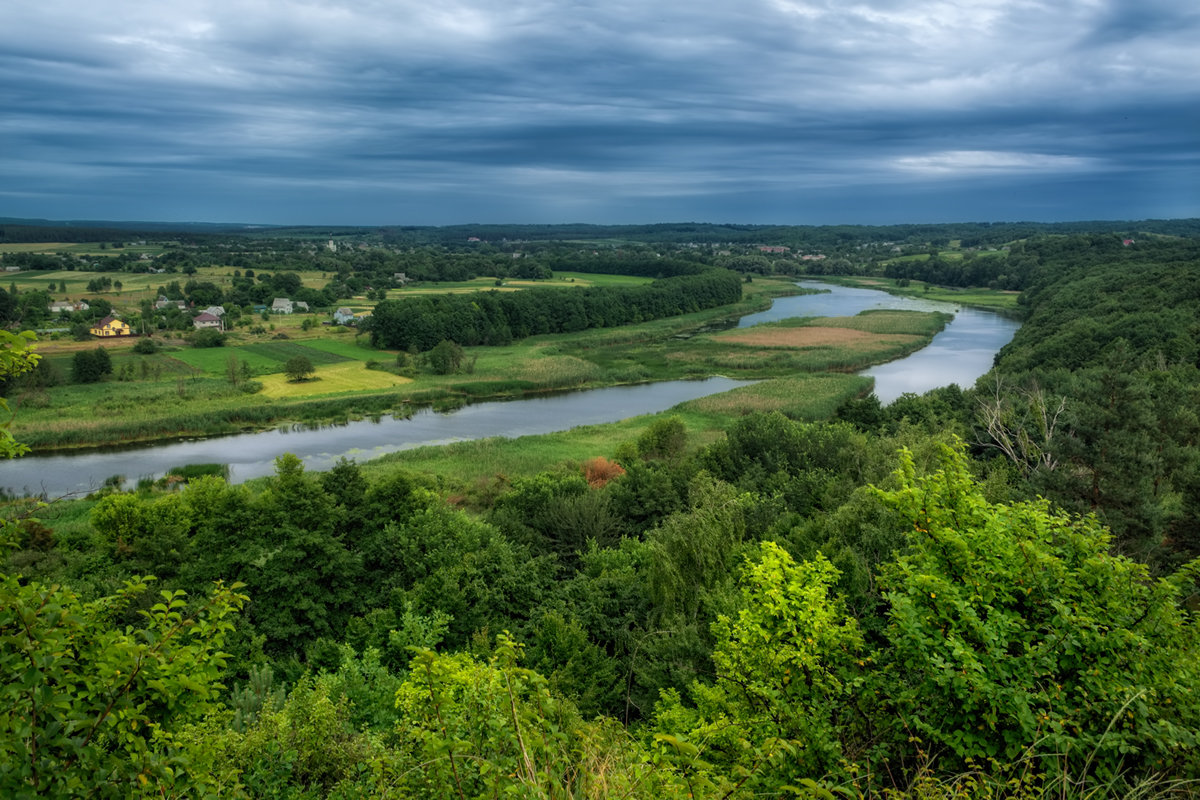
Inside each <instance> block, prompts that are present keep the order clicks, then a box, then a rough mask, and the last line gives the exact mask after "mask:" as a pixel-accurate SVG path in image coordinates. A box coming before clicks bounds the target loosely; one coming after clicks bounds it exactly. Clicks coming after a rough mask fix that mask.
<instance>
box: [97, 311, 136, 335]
mask: <svg viewBox="0 0 1200 800" xmlns="http://www.w3.org/2000/svg"><path fill="white" fill-rule="evenodd" d="M91 333H92V336H101V337H108V336H129V335H130V334H131V333H132V331H131V330H129V326H128V325H126V324H125V323H124V322H121V320H119V319H117V318H116V317H114V316H113V315H111V314H109V315H108V316H107V317H105V318H104V319H102V320H100V321H99V322H97V323H96V324H95V325H93V326H92V329H91Z"/></svg>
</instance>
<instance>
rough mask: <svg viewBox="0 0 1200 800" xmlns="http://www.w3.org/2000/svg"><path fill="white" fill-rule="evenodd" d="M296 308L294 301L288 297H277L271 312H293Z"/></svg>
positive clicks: (272, 303) (272, 304)
mask: <svg viewBox="0 0 1200 800" xmlns="http://www.w3.org/2000/svg"><path fill="white" fill-rule="evenodd" d="M295 310H296V307H295V305H294V304H293V303H292V301H291V300H288V299H287V298H286V297H276V298H275V299H274V300H273V301H272V302H271V313H272V314H291V313H292V312H293V311H295Z"/></svg>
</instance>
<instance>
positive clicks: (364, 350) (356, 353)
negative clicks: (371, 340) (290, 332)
mask: <svg viewBox="0 0 1200 800" xmlns="http://www.w3.org/2000/svg"><path fill="white" fill-rule="evenodd" d="M303 345H304V346H305V347H307V348H309V349H310V350H321V351H323V352H326V353H332V354H333V355H338V356H341V357H343V358H348V359H355V360H357V361H371V360H375V361H382V360H390V359H393V358H395V356H396V351H394V350H376V349H375V348H373V347H367V346H365V345H361V344H356V343H355V342H352V341H347V340H345V339H306V340H305V341H304V342H303ZM313 363H314V364H315V363H316V362H315V361H314V362H313Z"/></svg>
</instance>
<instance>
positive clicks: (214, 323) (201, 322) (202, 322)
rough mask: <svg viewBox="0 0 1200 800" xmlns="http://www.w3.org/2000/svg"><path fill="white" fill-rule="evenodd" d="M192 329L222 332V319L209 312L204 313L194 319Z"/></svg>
mask: <svg viewBox="0 0 1200 800" xmlns="http://www.w3.org/2000/svg"><path fill="white" fill-rule="evenodd" d="M192 327H193V328H195V329H196V330H202V329H204V328H216V329H217V330H220V329H221V318H220V317H218V316H215V315H213V314H209V313H208V312H207V311H203V312H201V313H199V314H197V315H196V316H195V317H193V318H192Z"/></svg>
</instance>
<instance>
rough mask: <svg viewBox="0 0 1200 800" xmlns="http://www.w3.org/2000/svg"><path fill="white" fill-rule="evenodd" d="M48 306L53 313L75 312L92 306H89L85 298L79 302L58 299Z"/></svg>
mask: <svg viewBox="0 0 1200 800" xmlns="http://www.w3.org/2000/svg"><path fill="white" fill-rule="evenodd" d="M48 308H49V309H50V313H51V314H58V313H60V312H66V313H68V314H73V313H75V312H76V311H87V310H88V309H89V308H91V306H89V305H88V304H87V303H86V302H84V301H83V300H79V301H78V302H71V301H70V300H56V301H54V302H53V303H51V304H50V305H49V306H48Z"/></svg>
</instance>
